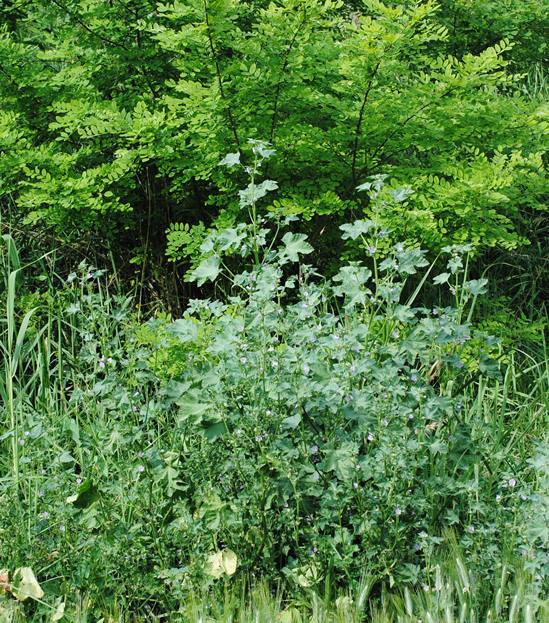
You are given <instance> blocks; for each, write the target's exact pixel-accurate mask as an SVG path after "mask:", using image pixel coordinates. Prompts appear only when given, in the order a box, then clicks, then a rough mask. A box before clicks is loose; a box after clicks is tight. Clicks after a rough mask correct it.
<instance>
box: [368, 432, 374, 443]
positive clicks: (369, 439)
mask: <svg viewBox="0 0 549 623" xmlns="http://www.w3.org/2000/svg"><path fill="white" fill-rule="evenodd" d="M367 439H368V441H373V440H374V439H375V437H374V433H368V437H367Z"/></svg>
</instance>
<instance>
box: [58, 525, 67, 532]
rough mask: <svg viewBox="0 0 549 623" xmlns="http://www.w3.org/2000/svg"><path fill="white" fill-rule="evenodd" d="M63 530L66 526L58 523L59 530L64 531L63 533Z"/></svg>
mask: <svg viewBox="0 0 549 623" xmlns="http://www.w3.org/2000/svg"><path fill="white" fill-rule="evenodd" d="M65 530H66V528H65V524H60V525H59V532H61V533H63V534H64V533H65Z"/></svg>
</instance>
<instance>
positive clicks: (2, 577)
mask: <svg viewBox="0 0 549 623" xmlns="http://www.w3.org/2000/svg"><path fill="white" fill-rule="evenodd" d="M9 590H10V576H9V574H8V570H7V569H0V592H6V593H7V592H8V591H9Z"/></svg>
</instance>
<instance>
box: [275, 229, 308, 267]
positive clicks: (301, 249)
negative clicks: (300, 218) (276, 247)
mask: <svg viewBox="0 0 549 623" xmlns="http://www.w3.org/2000/svg"><path fill="white" fill-rule="evenodd" d="M306 240H307V236H306V235H305V234H293V233H291V232H288V233H286V234H284V236H283V237H282V242H283V244H284V248H283V249H282V250H281V251H279V257H280V259H281V262H282V263H283V264H285V263H287V262H288V261H290V262H297V261H298V260H299V256H300V255H306V254H307V253H311V252H312V251H313V247H312V246H311V245H310V244H309V243H308V242H306Z"/></svg>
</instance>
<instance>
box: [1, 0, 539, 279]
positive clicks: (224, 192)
mask: <svg viewBox="0 0 549 623" xmlns="http://www.w3.org/2000/svg"><path fill="white" fill-rule="evenodd" d="M393 4H394V3H388V4H383V3H382V2H378V1H375V2H374V1H371V2H366V3H364V6H362V7H361V9H360V10H361V11H362V12H363V15H359V14H353V15H350V14H349V11H348V10H347V8H346V7H345V6H343V4H342V3H341V2H340V1H339V0H329V1H326V2H320V0H302V1H299V2H297V1H295V0H283V1H281V2H279V3H271V4H267V3H261V2H259V3H258V2H256V3H253V4H250V3H237V2H232V1H230V0H214V1H205V0H204V1H203V0H188V1H186V2H174V3H165V4H160V3H155V2H150V1H148V0H139V1H136V2H132V3H131V4H130V5H126V4H123V3H119V2H116V3H106V2H102V1H100V0H92V1H91V2H90V1H86V2H82V1H81V0H67V1H65V2H52V3H48V5H47V6H44V4H43V3H41V2H34V1H32V2H28V3H25V4H24V5H17V7H12V8H9V7H8V8H7V9H4V11H5V12H6V25H5V27H4V29H3V30H2V32H1V34H0V61H1V64H2V72H1V73H0V153H1V154H2V158H0V179H1V180H2V181H1V183H0V184H1V186H0V197H1V199H0V203H1V205H2V206H3V207H2V210H3V211H4V212H7V211H8V210H9V211H11V213H12V217H11V220H12V222H15V221H17V222H19V223H21V222H22V221H24V222H26V223H27V224H32V225H33V226H38V225H40V226H44V225H46V226H48V227H53V228H54V230H55V231H56V232H57V233H58V234H60V235H61V237H62V239H63V240H64V241H67V240H72V241H76V240H79V241H82V237H84V239H85V240H88V239H90V238H95V239H96V238H97V237H98V236H99V237H100V238H101V242H100V244H99V248H101V247H103V248H105V247H108V246H112V247H113V248H114V249H115V250H116V251H117V253H118V254H119V255H120V256H122V255H124V254H127V249H128V247H129V248H130V249H131V253H132V254H135V253H136V252H137V253H138V254H139V255H143V254H144V255H147V254H148V253H150V250H151V246H150V240H151V239H152V240H154V241H155V244H156V245H160V244H162V243H161V240H162V237H163V232H164V231H165V230H167V229H168V231H169V233H168V256H169V257H170V259H172V260H173V259H175V260H182V261H184V263H186V265H187V267H188V266H189V263H188V260H187V258H188V256H189V255H191V256H192V255H193V253H194V252H195V250H196V246H197V244H198V239H199V238H200V237H202V236H203V229H202V228H203V227H207V228H209V227H211V226H213V229H223V228H224V227H225V226H226V222H227V219H228V218H229V219H232V220H233V222H234V221H235V220H236V221H239V220H240V219H239V217H238V206H237V204H236V202H235V201H234V199H233V197H234V194H233V193H234V189H235V183H236V184H238V185H240V183H241V181H242V176H241V175H240V174H239V173H236V174H233V173H231V172H230V171H226V170H220V169H219V168H218V166H217V165H218V163H219V161H220V159H221V158H222V156H223V155H224V154H226V153H227V152H228V151H230V152H231V153H232V155H233V156H232V157H233V158H234V160H230V161H228V164H236V154H237V152H240V153H243V154H244V155H243V157H242V163H243V164H244V165H245V166H247V165H248V164H249V162H248V160H249V158H248V157H247V154H245V153H244V151H245V139H246V138H247V137H249V136H252V137H256V138H258V139H264V140H266V141H268V142H270V143H272V144H273V145H276V149H277V154H278V155H277V159H276V162H271V163H270V164H269V167H268V171H267V173H268V175H267V176H266V177H267V178H269V177H273V178H275V179H277V180H278V181H279V182H280V185H281V189H282V190H281V189H278V190H277V191H276V195H275V196H272V197H270V200H271V201H272V202H273V205H275V206H278V208H277V209H281V210H282V211H283V212H284V213H285V214H287V215H297V216H298V217H299V218H301V219H302V220H304V221H308V223H309V224H308V232H309V233H310V235H311V238H312V239H313V240H315V241H316V240H317V239H319V241H320V236H322V235H324V239H326V238H328V237H329V246H330V247H331V246H333V251H332V255H331V256H328V257H325V258H324V262H325V263H327V264H330V263H331V264H332V268H337V264H338V263H339V257H338V246H337V225H339V224H341V223H343V222H345V221H347V220H349V215H350V214H352V215H353V217H356V216H359V217H371V216H372V208H371V199H370V197H369V196H368V194H367V193H362V194H361V193H360V192H357V191H356V190H355V187H356V186H357V185H359V184H361V183H363V182H365V181H367V180H368V179H369V177H370V176H374V175H379V174H384V175H387V176H388V181H387V184H386V186H387V192H390V190H391V189H393V190H394V189H397V188H401V187H411V188H413V189H414V191H415V192H414V194H413V195H410V196H408V197H406V200H405V201H401V202H399V203H397V204H396V205H392V206H390V207H388V208H387V209H385V208H383V207H382V208H380V209H378V213H377V214H376V216H377V217H378V218H381V219H382V220H383V221H384V222H385V224H386V225H387V226H388V227H390V228H391V229H392V230H393V231H394V232H395V237H396V239H397V240H398V239H409V240H412V241H418V242H419V243H420V244H421V245H422V246H424V247H426V248H428V249H431V250H436V251H438V250H439V249H440V248H441V247H442V246H444V244H448V243H450V242H454V243H472V244H474V245H475V246H477V247H480V248H485V247H494V246H495V247H504V248H508V249H510V248H515V247H516V246H517V245H520V244H523V243H524V242H525V240H527V239H528V238H529V236H530V219H531V215H532V214H535V213H536V212H537V211H539V210H541V209H542V208H543V200H544V192H545V189H544V182H543V162H542V154H543V151H544V149H545V146H546V145H545V142H544V140H543V134H542V129H543V128H542V126H543V114H542V106H543V102H541V101H539V99H532V98H530V97H529V96H528V95H526V96H522V95H520V88H519V87H520V83H519V78H518V77H516V76H513V75H512V73H510V71H511V72H512V71H513V70H514V68H513V67H511V68H509V67H508V64H509V63H508V60H507V58H508V57H509V56H510V55H511V58H518V57H515V56H513V55H515V53H516V51H517V47H518V46H514V47H513V44H512V43H511V42H510V41H511V40H512V38H513V37H514V36H516V37H518V38H519V41H522V43H521V45H523V46H526V47H525V48H524V50H525V51H526V52H528V51H529V50H534V49H537V47H539V46H540V45H541V43H539V41H538V40H537V39H536V40H535V41H534V39H535V36H537V35H534V34H532V37H534V38H533V39H530V38H529V37H530V35H529V34H528V32H530V31H528V32H527V31H525V30H524V28H523V26H524V24H525V20H527V21H528V24H529V26H528V27H530V26H531V28H532V29H533V30H532V31H531V32H532V33H534V32H535V33H537V32H538V30H536V29H537V28H538V27H539V26H540V25H541V24H542V19H541V16H540V19H538V18H536V15H537V14H536V11H538V10H541V7H538V8H536V7H535V6H534V5H536V3H529V4H528V6H527V7H526V6H523V5H524V3H520V6H519V4H518V3H512V9H511V10H509V8H508V7H506V8H505V11H503V9H502V8H501V7H500V4H498V3H486V2H482V3H481V2H476V3H473V12H472V13H469V11H470V3H467V6H466V7H465V5H463V6H462V5H461V4H459V3H454V2H452V3H442V7H440V8H439V9H437V6H436V4H435V3H434V2H432V1H431V0H428V1H426V2H423V3H420V4H412V3H403V4H394V6H393ZM10 6H11V5H10ZM494 20H495V22H494ZM494 23H495V24H498V25H499V26H498V27H497V28H496V29H495V31H494V32H497V33H498V34H497V39H495V38H494V37H492V38H488V36H487V34H486V33H487V31H488V30H490V29H492V28H493V27H494ZM500 26H501V27H500ZM477 28H480V30H479V32H478V37H477V38H476V39H475V36H476V35H475V33H477ZM521 37H522V38H523V39H521ZM526 39H528V41H529V42H530V43H528V44H526V43H525V41H526ZM536 41H538V42H537V43H536ZM538 44H539V45H538ZM528 46H529V47H528ZM536 46H537V47H536ZM521 50H523V49H522V48H521ZM528 53H529V52H528ZM532 54H534V52H532ZM536 54H538V52H536ZM539 54H542V51H540V52H539ZM536 58H541V57H539V56H538V57H536ZM517 62H518V61H517ZM509 69H510V71H509ZM271 190H272V189H271ZM382 203H383V201H382ZM14 206H15V211H13V207H14ZM327 216H329V217H331V218H330V220H329V221H327V220H326V217H327ZM177 223H182V225H181V226H179V225H177ZM202 224H203V225H202ZM196 226H197V227H196ZM327 226H328V231H327V232H326V233H324V232H325V230H326V227H327ZM95 239H94V244H95V243H96V241H95ZM332 243H333V245H332ZM136 247H137V249H136ZM139 247H141V249H139ZM318 262H320V260H318ZM334 264H335V266H334ZM190 266H191V267H193V264H192V262H191V263H190Z"/></svg>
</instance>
